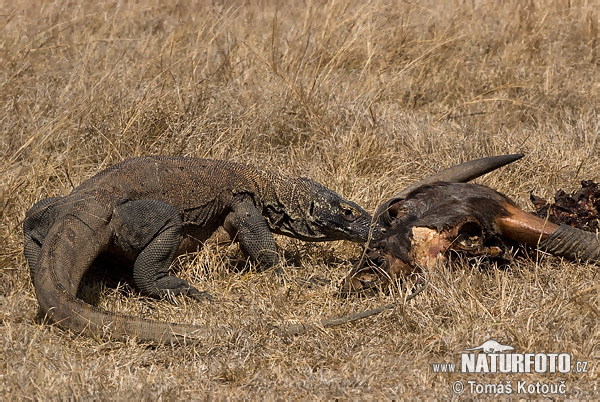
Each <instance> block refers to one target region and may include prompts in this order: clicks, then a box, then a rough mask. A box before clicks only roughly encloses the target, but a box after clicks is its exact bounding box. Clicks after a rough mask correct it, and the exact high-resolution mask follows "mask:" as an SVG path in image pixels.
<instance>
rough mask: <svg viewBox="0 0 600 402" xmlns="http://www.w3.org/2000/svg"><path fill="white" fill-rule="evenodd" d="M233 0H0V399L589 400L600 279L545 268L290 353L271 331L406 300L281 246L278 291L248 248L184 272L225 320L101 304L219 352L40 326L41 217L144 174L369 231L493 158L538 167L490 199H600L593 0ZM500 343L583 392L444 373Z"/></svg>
mask: <svg viewBox="0 0 600 402" xmlns="http://www.w3.org/2000/svg"><path fill="white" fill-rule="evenodd" d="M178 3H179V4H178ZM223 3H224V4H221V2H219V1H212V2H210V1H201V2H200V4H194V5H192V4H191V2H187V1H179V2H177V1H158V0H153V1H125V0H124V1H114V2H104V1H83V0H71V1H57V2H50V1H42V0H40V1H35V0H23V1H19V2H12V1H8V0H2V1H0V74H1V80H0V88H1V89H0V101H1V103H0V106H1V107H0V149H1V150H2V154H1V159H0V172H1V186H0V189H1V192H0V208H1V211H2V215H1V219H2V224H1V226H0V238H1V243H2V249H1V254H0V399H2V400H20V399H36V400H37V399H86V400H87V399H143V400H154V399H161V400H174V399H206V398H209V397H211V398H219V399H221V398H236V399H237V398H249V399H263V398H267V399H275V398H277V399H279V398H284V399H293V400H299V399H332V398H344V399H346V398H352V399H355V398H357V399H358V398H360V399H370V398H407V399H409V398H410V399H414V398H452V397H456V396H457V395H455V394H454V393H453V391H452V385H453V383H454V382H455V381H462V382H463V383H464V384H465V385H467V387H466V389H465V392H464V393H463V394H462V395H461V397H469V398H472V397H480V398H487V397H493V396H494V394H493V393H492V394H490V393H482V394H478V393H477V392H475V393H471V392H470V389H469V385H468V381H474V382H476V383H478V384H499V383H503V382H505V381H511V384H512V386H513V388H514V393H513V394H512V395H511V396H512V397H542V398H543V397H552V398H561V399H562V398H569V399H594V398H596V399H597V398H598V397H599V395H600V390H599V386H598V370H599V369H600V368H599V366H598V362H599V357H600V345H599V343H600V334H599V331H598V322H599V315H600V306H599V293H600V285H599V276H598V267H597V266H594V265H591V264H577V263H571V262H567V261H563V260H561V259H559V258H555V257H551V256H545V255H538V256H532V257H531V258H527V259H517V260H516V261H515V263H514V264H512V265H511V266H510V267H508V268H499V267H496V266H491V265H485V264H481V263H471V264H466V263H457V264H454V265H452V266H451V267H448V268H441V269H440V270H438V271H436V272H435V273H430V274H428V275H427V278H426V280H427V281H428V283H429V286H428V288H427V289H426V290H425V291H424V292H423V293H422V294H420V295H419V296H418V297H417V298H415V299H414V300H412V301H410V302H408V303H407V304H406V305H404V306H401V307H398V308H396V309H393V310H389V311H386V312H384V313H382V314H380V315H378V316H376V317H371V318H369V319H366V320H362V321H359V322H356V323H351V324H346V325H342V326H339V327H336V328H331V329H324V330H321V331H313V332H310V333H307V334H304V335H301V336H297V337H293V338H281V337H279V336H277V334H276V333H275V331H273V326H277V325H279V324H283V323H294V322H302V321H316V320H320V319H324V318H329V317H334V316H339V315H344V314H348V313H352V312H356V311H360V310H365V309H368V308H372V307H376V306H380V305H383V304H386V303H390V302H392V301H394V300H397V299H401V298H402V297H403V294H402V292H392V294H384V293H381V294H377V295H374V296H371V297H365V296H362V297H360V296H351V297H348V298H339V297H337V296H336V294H335V293H336V290H337V287H338V283H339V281H340V279H341V278H342V277H343V276H344V274H345V273H346V272H347V271H348V270H349V269H350V268H351V267H352V264H353V263H354V262H355V261H357V259H358V258H359V257H360V254H361V247H360V245H357V244H353V243H346V242H331V243H315V244H309V243H303V242H300V241H295V240H290V239H287V238H283V237H278V238H277V241H278V243H279V245H280V246H281V249H282V250H283V252H284V253H285V256H286V263H285V264H284V265H283V270H284V274H283V275H280V274H275V273H273V272H266V273H255V272H253V271H250V272H245V271H242V272H239V271H236V270H235V269H234V268H233V266H234V265H235V263H236V261H239V260H240V259H241V258H242V257H241V255H240V254H239V253H238V252H237V250H236V247H235V246H223V245H207V246H206V247H204V248H202V249H201V250H200V251H199V253H197V254H194V255H189V256H187V257H186V258H183V259H180V260H179V261H178V262H177V263H176V264H175V265H176V267H174V269H176V270H178V271H179V273H178V275H180V276H182V277H184V278H186V279H188V280H190V281H191V282H192V283H193V284H195V285H196V286H197V287H198V288H199V289H201V290H205V291H207V292H209V293H211V294H212V295H213V296H214V297H215V300H216V302H215V303H214V304H209V303H199V302H192V301H191V300H188V299H186V298H180V299H176V300H175V301H174V302H169V301H155V300H149V299H146V298H141V297H139V295H138V294H137V293H136V291H135V290H133V289H132V288H131V287H130V286H129V285H128V284H127V283H124V282H121V283H118V284H115V283H111V281H108V282H106V281H104V282H102V281H101V282H98V283H93V282H92V283H90V285H89V287H90V289H89V290H90V292H94V293H96V294H98V299H99V300H98V305H100V306H102V307H103V308H106V309H108V310H110V311H120V312H126V313H128V314H133V315H141V316H144V317H149V318H154V319H159V320H170V321H178V322H189V323H208V324H211V323H212V324H214V325H224V326H228V327H231V328H233V329H235V331H234V332H233V335H232V336H230V337H228V338H226V339H223V338H218V337H216V336H214V337H211V338H209V339H207V340H206V342H203V343H201V344H195V345H187V346H182V345H168V346H153V345H144V344H139V343H136V342H135V341H134V340H130V341H128V342H116V341H107V340H102V339H92V338H86V337H81V336H77V335H76V334H71V333H69V332H67V331H63V330H61V329H59V328H56V327H53V326H51V325H48V324H43V323H42V322H41V321H40V320H39V319H38V318H37V317H36V315H37V301H36V298H35V293H34V290H33V286H32V283H31V280H30V278H29V269H28V268H27V265H26V262H25V259H24V257H23V253H22V247H23V239H22V230H21V225H22V222H23V218H24V215H25V212H26V211H27V209H28V208H29V207H30V206H31V205H32V204H33V203H34V202H36V201H38V200H40V199H41V198H44V197H48V196H52V195H65V194H68V193H69V192H70V191H71V189H72V188H73V187H75V186H77V185H78V184H79V183H81V182H82V181H83V180H85V179H86V178H88V177H90V176H92V175H93V174H95V173H96V172H98V171H100V170H102V169H104V168H106V167H107V166H109V165H111V164H113V163H116V162H118V161H120V160H122V159H124V158H126V157H129V156H135V155H145V154H172V155H188V156H196V157H211V158H221V159H228V160H234V161H239V162H245V163H252V164H255V165H258V166H260V167H262V168H266V169H271V170H277V171H280V172H283V173H285V174H289V175H302V176H306V177H310V178H312V179H314V180H317V181H319V182H321V183H323V184H325V185H326V186H328V187H330V188H332V189H334V190H335V191H337V192H338V193H340V194H342V195H343V196H344V197H346V198H348V199H351V200H353V201H355V202H357V203H359V204H360V205H362V206H363V207H365V209H367V210H368V211H370V212H372V211H374V209H375V207H376V205H377V204H378V203H379V202H381V201H382V200H384V199H385V198H386V197H389V196H390V195H392V194H393V193H395V192H396V191H398V190H399V189H401V188H402V187H403V186H405V185H408V184H410V183H412V182H414V181H416V180H418V179H419V178H421V177H423V176H425V175H427V174H430V173H433V172H435V171H438V170H440V169H441V168H444V167H447V166H450V165H453V164H456V163H459V162H463V161H465V160H468V159H473V158H477V157H481V156H486V155H495V154H503V153H515V152H523V153H525V154H526V156H525V158H523V159H522V160H520V161H518V162H516V163H515V164H513V165H512V166H509V167H506V168H503V169H501V170H500V171H498V172H494V173H492V174H489V175H487V176H485V177H484V178H482V179H479V180H478V182H479V183H482V184H486V185H489V186H491V187H493V188H496V189H498V190H499V191H501V192H504V193H505V194H507V195H509V196H510V197H512V198H513V199H514V200H515V201H516V202H517V203H519V204H520V205H521V206H523V207H524V208H525V209H527V210H531V209H532V206H531V204H530V202H529V192H530V191H534V192H535V193H536V194H537V195H541V196H544V197H546V198H548V199H550V198H551V197H552V195H553V194H554V193H555V191H556V190H557V189H559V188H562V189H565V190H567V191H570V190H573V189H575V188H577V187H578V186H579V184H580V181H581V180H582V179H591V180H595V181H599V180H600V158H599V157H600V138H599V133H600V123H599V110H600V109H599V107H600V80H599V77H600V74H599V71H598V70H599V66H600V58H599V46H598V42H599V34H598V19H599V12H600V11H599V10H600V7H598V2H597V1H593V0H589V1H588V0H581V1H579V0H569V1H563V0H557V1H519V0H507V1H502V2H500V1H494V0H475V1H471V0H468V1H458V0H456V1H441V0H440V1H419V0H417V1H415V2H412V1H406V2H403V1H386V2H383V1H382V2H377V1H373V2H369V3H367V2H360V1H345V0H339V1H329V2H326V1H322V2H321V1H307V2H304V3H302V4H301V5H297V6H292V5H291V4H292V3H291V2H290V3H287V2H283V1H279V2H278V1H268V0H267V1H258V0H256V1H247V2H223ZM306 278H318V279H322V280H321V281H316V283H315V284H313V285H312V286H304V285H302V284H301V283H302V279H306ZM113 282H114V281H113ZM490 338H493V339H496V340H497V341H499V342H501V343H503V344H508V345H511V346H513V347H515V349H516V351H517V352H518V353H552V352H556V353H569V354H570V355H571V359H572V365H573V366H574V365H575V362H576V361H582V362H588V364H587V373H575V372H569V373H564V374H563V373H557V374H549V373H544V374H535V373H533V374H532V373H530V374H527V373H521V374H487V375H484V374H473V373H471V374H464V373H463V374H458V373H456V374H455V373H453V374H448V373H445V374H441V373H435V372H434V370H433V367H432V364H434V363H459V362H460V354H461V352H462V351H463V349H464V348H468V347H473V346H477V345H479V344H481V343H482V342H484V341H486V340H488V339H490ZM518 381H526V382H527V384H535V383H537V382H540V383H543V384H560V382H561V381H564V384H566V394H559V395H550V394H546V395H544V394H535V395H527V394H517V393H516V388H517V383H518ZM496 396H502V395H496Z"/></svg>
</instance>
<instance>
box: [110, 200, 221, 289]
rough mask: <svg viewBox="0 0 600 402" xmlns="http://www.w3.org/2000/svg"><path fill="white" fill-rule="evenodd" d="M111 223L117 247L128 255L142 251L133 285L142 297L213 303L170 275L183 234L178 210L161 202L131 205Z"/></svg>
mask: <svg viewBox="0 0 600 402" xmlns="http://www.w3.org/2000/svg"><path fill="white" fill-rule="evenodd" d="M111 223H112V224H113V225H114V226H113V230H114V233H115V234H116V241H115V242H116V243H117V245H118V246H119V247H121V248H123V249H124V250H125V251H129V252H132V251H133V252H136V251H139V254H137V257H136V258H135V262H134V265H133V281H134V283H135V285H136V286H137V288H138V289H139V291H140V292H141V293H142V294H144V295H146V296H150V297H155V298H162V297H165V296H167V295H169V294H171V295H186V296H189V297H192V298H194V299H201V298H208V299H212V298H211V296H210V295H209V294H207V293H204V292H200V291H199V290H198V289H196V288H194V287H193V286H191V285H190V284H189V282H188V281H186V280H185V279H181V278H177V277H175V276H171V275H169V267H170V265H171V263H172V262H173V259H174V258H175V254H176V252H177V248H178V246H179V242H180V241H181V234H182V222H181V217H180V216H179V212H177V210H176V209H175V208H174V207H172V206H171V205H169V204H166V203H164V202H162V201H157V200H136V201H130V202H127V203H125V204H123V205H120V206H119V207H117V208H116V209H115V214H114V216H113V220H112V222H111Z"/></svg>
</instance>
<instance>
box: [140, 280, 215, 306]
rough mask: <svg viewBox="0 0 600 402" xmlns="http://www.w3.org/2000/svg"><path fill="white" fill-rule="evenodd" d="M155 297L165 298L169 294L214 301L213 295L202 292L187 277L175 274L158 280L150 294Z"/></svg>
mask: <svg viewBox="0 0 600 402" xmlns="http://www.w3.org/2000/svg"><path fill="white" fill-rule="evenodd" d="M149 296H151V297H155V298H165V297H167V298H168V297H169V296H187V297H190V298H192V299H195V300H208V301H210V302H211V303H212V302H213V297H212V296H211V295H210V294H208V293H206V292H201V291H200V290H198V289H196V288H195V287H193V286H192V285H190V284H189V282H188V281H186V280H185V279H181V278H177V277H174V276H170V275H168V276H165V277H162V278H160V279H158V280H157V281H156V289H155V291H154V292H151V293H150V294H149Z"/></svg>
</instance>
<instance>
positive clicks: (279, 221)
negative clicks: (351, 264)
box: [269, 178, 378, 243]
mask: <svg viewBox="0 0 600 402" xmlns="http://www.w3.org/2000/svg"><path fill="white" fill-rule="evenodd" d="M282 193H284V194H285V196H284V198H285V199H286V200H285V201H286V204H287V208H286V213H285V214H284V215H283V216H281V215H279V214H277V215H279V216H277V217H275V216H273V217H271V219H269V221H270V224H271V226H272V228H273V230H274V231H276V232H279V233H281V234H285V235H288V236H292V237H295V238H297V239H300V240H304V241H333V240H350V241H355V242H360V243H364V242H366V241H367V240H368V239H369V233H370V232H376V233H378V229H377V228H378V226H377V227H376V226H373V219H372V218H371V215H369V214H368V213H367V212H366V211H365V210H364V209H362V208H361V207H360V206H359V205H358V204H356V203H354V202H352V201H348V200H346V199H344V198H342V197H341V196H340V195H339V194H337V193H335V192H334V191H332V190H330V189H328V188H327V187H325V186H323V185H321V184H319V183H317V182H315V181H312V180H310V179H306V178H298V179H297V182H296V185H295V186H292V187H289V188H286V189H284V191H282ZM274 215H275V214H274Z"/></svg>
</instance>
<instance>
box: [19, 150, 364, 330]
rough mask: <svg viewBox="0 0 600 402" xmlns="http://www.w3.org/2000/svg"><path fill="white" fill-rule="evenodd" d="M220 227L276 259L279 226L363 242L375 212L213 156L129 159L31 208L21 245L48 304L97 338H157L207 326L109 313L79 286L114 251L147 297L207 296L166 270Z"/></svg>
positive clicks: (61, 321)
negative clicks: (79, 295) (85, 297)
mask: <svg viewBox="0 0 600 402" xmlns="http://www.w3.org/2000/svg"><path fill="white" fill-rule="evenodd" d="M220 226H223V227H224V228H225V230H226V231H227V232H228V233H229V235H230V236H231V238H232V239H234V238H235V239H236V240H237V241H238V242H239V243H240V247H241V248H242V249H243V250H244V251H245V252H247V253H248V254H249V256H250V257H251V258H252V259H253V260H255V261H257V262H260V266H261V267H262V268H267V267H271V266H274V265H276V264H277V263H278V262H279V255H278V253H277V245H276V243H275V240H274V238H273V234H272V233H278V234H283V235H286V236H289V237H293V238H297V239H301V240H304V241H330V240H350V241H356V242H366V241H367V239H368V236H369V230H370V227H371V217H370V215H369V214H368V213H366V212H365V211H364V210H363V209H362V208H361V207H359V206H358V205H357V204H355V203H353V202H350V201H347V200H345V199H343V198H342V197H340V196H339V195H338V194H336V193H335V192H333V191H331V190H329V189H327V188H326V187H324V186H322V185H321V184H319V183H316V182H314V181H312V180H309V179H306V178H289V177H285V176H282V175H280V174H277V173H274V172H267V171H262V170H259V169H256V168H254V167H252V166H248V165H243V164H238V163H233V162H227V161H219V160H210V159H195V158H186V157H167V156H146V157H138V158H130V159H126V160H124V161H123V162H120V163H118V164H116V165H113V166H111V167H109V168H107V169H106V170H104V171H102V172H100V173H98V174H96V175H95V176H93V177H91V178H90V179H88V180H86V181H84V182H83V183H82V184H81V185H80V186H78V187H77V188H75V189H74V190H73V191H72V192H71V194H69V195H68V196H65V197H52V198H48V199H45V200H42V201H40V202H38V203H37V204H35V205H34V206H33V207H32V208H31V209H30V210H29V211H28V212H27V214H26V218H25V222H24V224H23V232H24V238H25V243H24V253H25V257H26V259H27V261H28V264H29V267H30V271H31V275H32V279H33V284H34V288H35V291H36V296H37V299H38V302H39V304H40V308H41V312H42V313H43V314H45V315H46V316H47V317H48V318H49V319H51V320H52V321H54V322H56V323H57V324H58V325H60V326H61V327H63V328H66V329H69V330H72V331H74V332H78V333H79V332H80V333H87V334H89V335H93V336H108V337H111V338H125V337H130V336H132V337H136V338H137V339H139V340H143V341H158V342H169V341H173V340H176V339H181V338H185V337H190V338H195V337H197V336H201V335H202V334H203V333H204V332H206V331H208V330H209V328H206V327H202V326H197V325H191V324H189V325H188V324H171V323H164V322H158V321H151V320H146V319H142V318H139V317H132V316H126V315H122V314H116V313H111V312H108V311H105V310H102V309H99V308H97V307H95V306H92V305H90V304H87V303H85V302H84V301H82V300H81V299H78V298H77V297H76V293H77V289H78V287H79V285H80V282H81V278H82V277H83V275H84V274H85V272H86V271H87V270H88V269H89V268H90V267H91V266H92V264H93V262H94V261H95V260H96V258H97V257H98V256H100V255H108V256H109V257H110V258H112V259H113V260H115V261H117V260H118V261H120V262H125V264H130V265H132V266H133V281H134V284H135V285H136V287H137V288H138V289H139V291H140V292H141V293H142V294H144V295H147V296H151V297H157V298H160V297H164V296H166V295H168V294H173V295H179V294H183V295H188V296H191V297H194V298H201V297H207V296H208V295H206V294H205V293H203V292H200V291H198V290H197V289H195V288H194V287H192V286H191V285H190V284H189V283H188V282H187V281H185V280H183V279H180V278H177V277H174V276H171V275H169V274H168V270H169V266H170V265H171V263H172V261H173V259H174V258H175V257H176V256H177V255H180V254H183V253H185V252H189V251H195V250H196V249H197V247H198V246H199V245H201V244H202V242H204V241H205V240H207V239H208V238H209V237H210V236H211V235H212V233H213V232H215V230H217V229H218V228H219V227H220Z"/></svg>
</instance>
